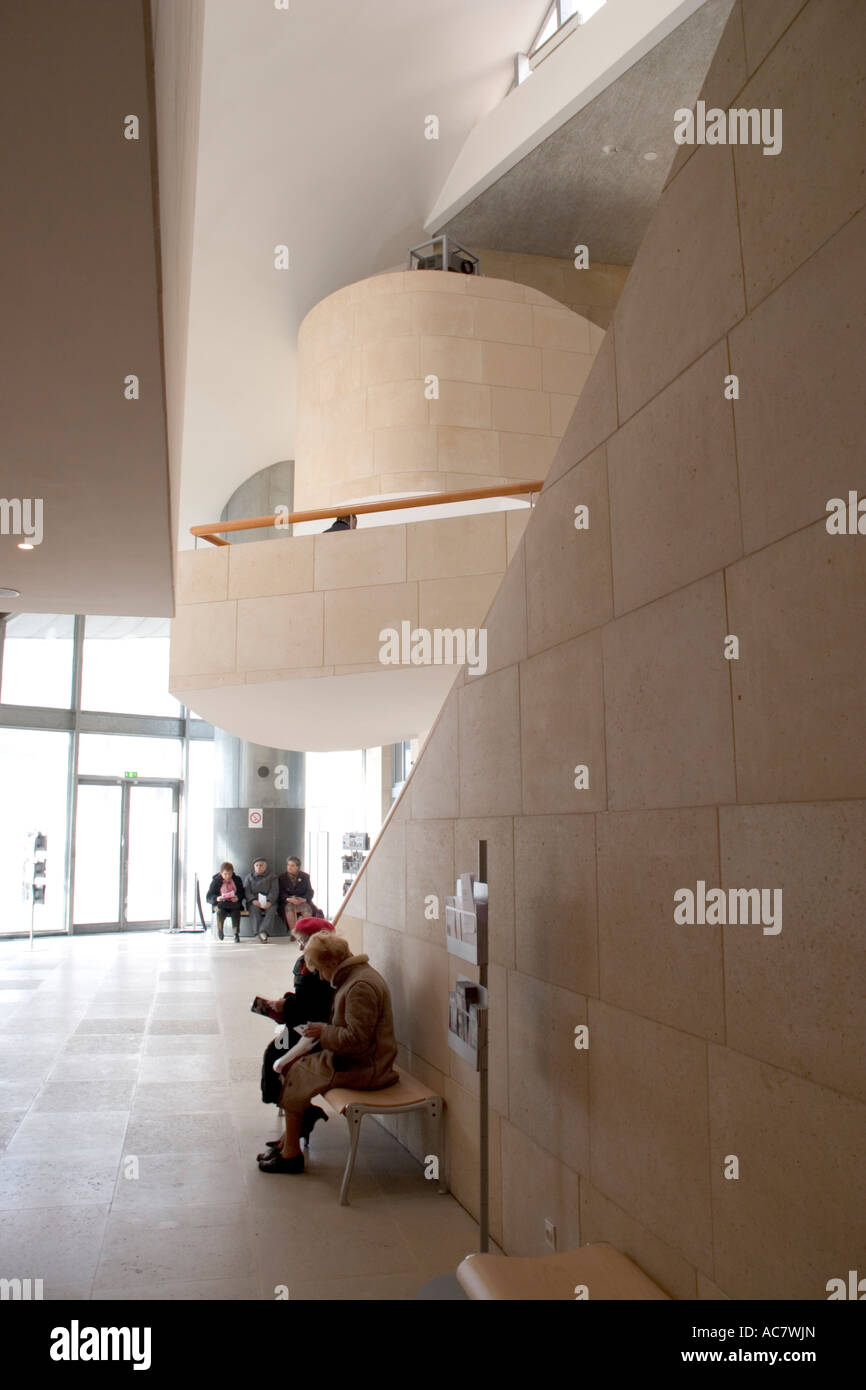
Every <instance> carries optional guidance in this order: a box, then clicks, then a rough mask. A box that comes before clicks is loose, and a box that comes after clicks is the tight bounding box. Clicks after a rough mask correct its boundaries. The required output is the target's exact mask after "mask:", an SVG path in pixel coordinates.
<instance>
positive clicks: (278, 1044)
mask: <svg viewBox="0 0 866 1390" xmlns="http://www.w3.org/2000/svg"><path fill="white" fill-rule="evenodd" d="M333 930H334V928H333V926H332V925H331V923H330V922H326V921H325V920H324V919H323V918H320V917H301V918H300V920H299V921H297V922H296V923H295V925H294V926H293V928H292V937H293V938H294V940H295V941H297V943H298V945H299V946H300V948H301V951H300V955H299V956H298V959H297V960H296V961H295V964H294V968H293V970H292V975H293V979H294V989H293V990H291V991H290V992H289V993H288V994H284V995H283V997H282V999H271V1000H269V1001H268V1002H269V1003H270V1005H271V1008H272V1009H273V1012H274V1014H275V1015H276V1014H278V1015H279V1017H280V1020H281V1022H282V1023H284V1024H285V1028H284V1029H283V1032H282V1033H281V1034H278V1035H277V1037H275V1038H274V1039H273V1040H272V1041H271V1042H269V1043H268V1045H267V1047H266V1048H265V1055H264V1057H263V1058H262V1102H263V1103H264V1104H265V1105H279V1103H280V1095H281V1094H282V1089H283V1079H284V1078H283V1077H282V1076H281V1075H280V1074H279V1073H278V1072H275V1071H274V1062H276V1061H277V1060H278V1059H279V1058H280V1057H285V1055H286V1050H287V1048H291V1047H292V1046H293V1045H294V1044H295V1043H296V1042H297V1041H298V1035H297V1034H296V1033H293V1032H292V1029H293V1028H295V1027H297V1026H298V1025H300V1024H301V1023H327V1021H328V1019H329V1018H330V1017H331V1006H332V1004H333V1002H334V991H333V990H332V989H331V986H330V985H329V984H328V982H327V980H323V979H322V977H321V975H317V974H316V972H315V970H309V969H308V968H307V965H306V961H305V959H304V951H305V949H306V947H307V945H308V943H309V941H310V938H311V937H312V936H313V935H314V934H315V933H316V932H333ZM311 1109H312V1111H313V1113H312V1114H311V1115H309V1116H305V1117H304V1118H305V1120H306V1124H305V1125H304V1127H303V1131H302V1137H303V1138H304V1139H309V1137H310V1132H311V1130H312V1128H313V1125H314V1124H315V1122H316V1120H326V1119H327V1118H328V1117H327V1115H325V1114H324V1112H323V1111H321V1110H319V1109H318V1108H317V1107H315V1106H314V1107H311ZM282 1142H283V1141H282V1137H280V1138H279V1139H269V1140H268V1141H267V1148H268V1149H272V1150H276V1149H278V1148H279V1147H280V1145H281V1144H282ZM260 1157H261V1158H269V1157H270V1154H267V1153H263V1154H261V1155H260Z"/></svg>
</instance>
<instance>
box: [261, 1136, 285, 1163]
mask: <svg viewBox="0 0 866 1390" xmlns="http://www.w3.org/2000/svg"><path fill="white" fill-rule="evenodd" d="M282 1142H283V1141H282V1139H266V1140H265V1151H264V1153H260V1154H256V1162H257V1163H261V1162H262V1161H263V1160H264V1159H266V1158H273V1156H274V1154H275V1153H277V1151H278V1150H279V1147H280V1145H281V1144H282Z"/></svg>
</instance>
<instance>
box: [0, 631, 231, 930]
mask: <svg viewBox="0 0 866 1390" xmlns="http://www.w3.org/2000/svg"><path fill="white" fill-rule="evenodd" d="M168 643H169V631H168V620H167V619H161V618H160V619H144V618H89V617H88V618H86V619H85V618H80V617H79V618H76V617H74V616H72V615H68V614H29V613H22V614H13V615H10V616H9V617H8V618H7V619H6V620H5V621H2V620H0V781H2V785H3V797H2V799H0V873H2V878H3V882H4V885H5V889H4V911H3V913H2V914H0V935H10V934H11V935H17V934H26V933H27V932H29V931H30V929H31V923H32V928H33V931H34V932H35V933H45V932H64V931H70V930H73V931H78V930H84V931H92V930H99V929H103V930H106V929H107V930H118V929H122V928H125V927H130V928H134V927H137V926H160V925H164V926H168V925H171V926H181V925H185V926H191V925H193V923H194V922H195V893H194V873H193V869H192V865H194V864H196V863H199V864H200V863H206V864H208V865H209V864H210V861H211V858H212V846H213V730H212V729H211V727H210V725H209V724H206V723H204V722H203V721H201V720H199V719H195V718H192V717H190V716H189V712H188V711H186V710H185V709H183V707H182V706H180V705H179V704H178V702H177V701H176V700H175V699H174V698H173V697H172V696H171V695H170V694H169V693H168ZM37 833H39V834H41V835H42V836H44V837H47V848H46V849H45V851H44V852H42V851H41V850H40V851H39V852H38V854H35V853H34V845H35V835H36V834H37ZM34 862H38V864H39V865H40V868H41V866H44V877H43V875H42V872H41V871H40V872H37V873H35V874H34V872H33V865H34ZM34 883H35V884H36V889H37V891H36V892H35V893H34V889H33V884H34Z"/></svg>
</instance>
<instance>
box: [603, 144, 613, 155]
mask: <svg viewBox="0 0 866 1390" xmlns="http://www.w3.org/2000/svg"><path fill="white" fill-rule="evenodd" d="M601 152H602V154H616V145H602V147H601Z"/></svg>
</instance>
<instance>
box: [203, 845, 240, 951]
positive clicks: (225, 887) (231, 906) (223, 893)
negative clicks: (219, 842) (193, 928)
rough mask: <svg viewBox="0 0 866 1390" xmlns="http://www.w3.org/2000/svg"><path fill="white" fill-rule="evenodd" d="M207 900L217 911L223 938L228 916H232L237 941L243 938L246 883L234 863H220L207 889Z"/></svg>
mask: <svg viewBox="0 0 866 1390" xmlns="http://www.w3.org/2000/svg"><path fill="white" fill-rule="evenodd" d="M207 900H208V902H209V903H210V905H211V907H213V908H214V910H215V912H216V924H217V931H218V932H219V938H220V941H222V940H223V926H224V924H225V920H226V918H227V917H230V918H231V923H232V929H233V930H234V934H235V941H240V939H241V909H242V908H243V905H244V885H243V884H242V883H241V881H240V879H239V878H238V876H237V874H236V873H235V866H234V864H229V863H228V861H226V863H225V864H221V865H220V870H219V873H218V874H214V876H213V878H212V879H211V881H210V888H209V889H208V890H207Z"/></svg>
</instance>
